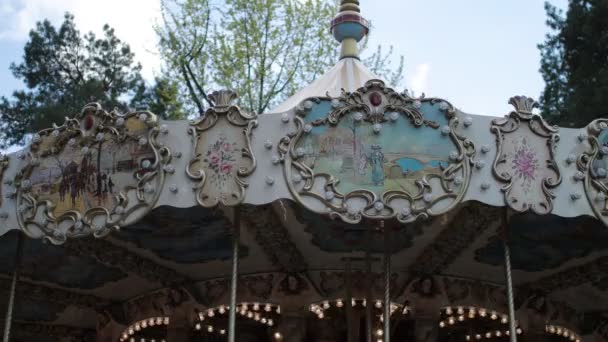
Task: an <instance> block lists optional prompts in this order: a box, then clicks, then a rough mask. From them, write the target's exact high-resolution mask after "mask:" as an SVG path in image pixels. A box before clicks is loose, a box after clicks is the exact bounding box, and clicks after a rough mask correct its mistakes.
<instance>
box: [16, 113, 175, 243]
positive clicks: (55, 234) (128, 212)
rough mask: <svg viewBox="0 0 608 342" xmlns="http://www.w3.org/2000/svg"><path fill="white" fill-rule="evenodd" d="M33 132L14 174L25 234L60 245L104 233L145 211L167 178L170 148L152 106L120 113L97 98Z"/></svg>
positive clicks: (130, 220)
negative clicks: (161, 139)
mask: <svg viewBox="0 0 608 342" xmlns="http://www.w3.org/2000/svg"><path fill="white" fill-rule="evenodd" d="M53 126H54V127H53V128H49V129H45V130H42V131H40V132H39V133H37V134H35V135H34V136H33V138H32V144H31V145H30V147H29V150H28V151H27V152H26V153H25V154H23V155H21V156H20V157H21V158H22V159H24V161H25V163H26V165H25V166H24V167H23V169H22V170H21V171H20V172H19V173H18V174H17V176H16V177H15V186H16V188H17V204H18V214H17V217H18V220H19V225H20V227H21V229H22V230H23V231H24V232H25V233H26V234H28V235H31V236H34V237H40V236H41V235H42V237H43V238H45V239H48V240H50V241H51V242H52V243H55V244H60V243H63V242H65V241H66V240H67V239H68V238H71V237H81V236H87V235H90V234H92V235H94V236H95V237H103V236H106V235H107V234H109V233H110V232H111V231H112V230H114V229H118V228H119V227H120V226H122V225H124V224H128V223H130V222H132V221H135V220H137V219H139V218H141V217H142V216H144V215H145V214H146V213H147V212H148V211H149V210H151V209H152V207H153V206H154V204H155V203H156V201H157V200H158V197H159V196H160V192H161V189H162V186H163V184H164V172H165V167H166V166H167V165H168V163H169V162H170V160H171V154H170V152H169V150H168V149H167V148H166V147H164V146H161V145H160V144H159V143H158V142H157V140H156V139H157V136H158V134H159V131H160V129H159V126H158V119H157V117H156V115H154V114H153V113H151V112H148V111H136V112H131V113H128V114H124V115H122V114H119V113H117V112H116V111H112V112H107V111H105V110H103V109H102V107H101V105H99V104H98V103H91V104H88V105H86V106H85V107H84V108H83V110H82V112H81V113H80V115H79V116H78V117H77V118H73V119H66V121H65V123H64V124H63V125H62V126H56V125H53Z"/></svg>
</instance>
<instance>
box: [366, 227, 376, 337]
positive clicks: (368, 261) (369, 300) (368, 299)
mask: <svg viewBox="0 0 608 342" xmlns="http://www.w3.org/2000/svg"><path fill="white" fill-rule="evenodd" d="M371 241H372V230H371V228H370V229H367V248H366V249H365V273H366V277H365V278H366V284H365V285H366V289H365V341H367V342H372V333H373V330H374V327H373V323H372V306H373V299H372V286H373V280H372V258H371V248H372V247H371Z"/></svg>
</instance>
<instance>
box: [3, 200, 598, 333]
mask: <svg viewBox="0 0 608 342" xmlns="http://www.w3.org/2000/svg"><path fill="white" fill-rule="evenodd" d="M225 214H226V212H223V211H216V210H213V209H201V208H198V207H193V208H171V207H166V206H165V207H159V208H157V209H154V210H152V211H151V213H150V214H149V215H148V216H146V218H144V219H142V220H141V221H139V222H138V223H136V224H134V225H132V226H129V227H127V228H125V229H123V230H121V231H119V232H116V233H114V234H112V235H111V236H110V237H109V238H106V239H104V240H96V239H92V238H84V239H78V240H73V241H72V240H70V241H68V242H66V243H65V244H63V245H60V246H56V245H53V244H51V243H43V242H42V241H40V240H29V239H28V240H26V242H25V245H24V255H23V264H22V268H21V275H22V278H21V279H22V280H21V282H20V284H19V290H18V292H17V293H18V294H17V301H18V302H17V303H18V305H17V308H19V309H17V310H16V312H15V319H16V321H17V322H18V323H19V324H22V326H23V327H29V328H28V329H29V330H32V329H33V330H32V331H34V330H35V329H40V327H41V326H47V325H52V326H61V327H66V326H67V327H71V328H74V329H80V330H79V331H81V332H82V333H83V334H84V333H86V332H87V331H91V330H93V329H94V328H95V324H96V311H97V310H99V309H101V308H107V307H113V308H114V310H117V311H120V312H122V314H121V315H117V317H121V318H122V320H123V321H122V323H123V324H125V325H126V324H128V323H130V322H131V321H133V318H134V317H138V316H137V313H136V312H138V311H137V310H144V309H142V308H141V305H142V304H138V303H142V301H143V302H150V301H151V300H152V299H151V298H160V299H156V301H157V305H158V308H162V306H163V305H164V299H162V298H164V297H162V296H161V297H157V296H158V293H159V291H160V292H161V293H162V291H164V290H163V288H166V287H167V286H171V285H172V284H176V283H179V284H184V285H185V288H186V289H187V292H188V293H189V295H191V296H192V298H194V300H195V301H196V303H198V304H199V305H200V309H201V310H205V309H206V308H209V307H213V306H217V305H219V304H222V303H223V304H225V303H227V299H228V298H227V296H228V287H229V280H228V270H229V266H230V261H229V260H228V258H227V256H228V255H229V249H230V247H229V241H230V238H231V229H232V228H231V222H230V215H225ZM501 215H502V211H501V210H500V209H498V208H494V207H489V206H486V205H483V204H480V203H474V202H469V203H466V204H463V205H461V206H459V207H458V208H457V209H456V210H454V211H452V212H450V213H448V214H445V215H442V216H439V217H437V218H434V219H432V220H427V221H421V222H417V223H416V224H411V225H409V226H407V227H403V226H402V225H399V224H397V223H394V224H393V223H390V224H387V225H386V227H387V228H389V229H391V230H392V231H393V234H394V235H393V236H394V237H395V238H394V239H392V241H391V242H390V248H391V249H392V252H393V259H392V260H393V271H394V275H393V277H392V278H393V279H392V286H393V289H394V291H395V293H396V295H395V298H396V302H397V303H403V301H404V300H406V298H408V297H409V295H408V293H409V292H408V291H409V290H408V289H407V288H408V284H409V283H410V282H411V281H412V280H414V279H415V278H414V277H415V275H416V274H421V273H423V274H427V273H429V274H434V275H435V276H436V279H437V280H438V283H439V284H440V286H442V287H444V288H445V291H446V295H447V296H448V298H449V301H450V302H451V303H455V305H456V304H460V305H487V306H488V307H491V305H492V304H491V303H494V305H497V306H498V307H500V305H501V304H500V303H502V304H506V302H505V300H506V299H505V298H504V288H503V286H502V283H503V282H504V269H503V265H502V249H501V245H500V240H499V239H498V236H499V233H500V224H499V223H498V222H499V221H500V217H501ZM373 224H375V223H374V222H373V221H364V222H361V223H359V224H354V225H351V224H345V223H343V222H341V221H340V220H330V219H328V218H327V217H325V216H321V215H318V214H315V213H312V212H310V211H307V210H306V209H302V208H301V207H299V206H298V205H297V204H296V203H293V202H286V201H283V202H281V203H274V204H269V205H263V206H256V207H253V206H249V207H245V208H243V229H242V237H243V239H242V243H241V250H242V251H243V253H242V265H243V268H242V274H243V275H242V277H241V283H242V285H241V287H242V288H243V289H242V290H239V296H240V298H241V299H242V300H243V302H247V301H249V302H254V301H259V302H264V301H267V302H270V303H276V302H279V301H280V300H281V298H283V297H284V296H289V295H290V294H289V291H286V290H285V286H286V285H285V284H284V283H285V282H286V277H288V276H289V275H290V274H296V275H298V277H299V278H298V279H299V280H298V282H301V283H302V289H297V290H294V291H295V292H294V293H293V294H292V295H296V293H300V292H301V293H306V297H307V300H310V302H311V303H315V302H318V303H320V302H322V301H323V300H324V299H325V298H340V297H341V296H343V295H344V292H343V291H344V286H345V279H346V275H345V265H346V261H345V260H346V259H349V260H351V261H350V262H351V267H352V269H353V271H352V272H353V274H352V275H351V276H352V277H353V278H354V279H360V278H363V277H364V276H365V273H364V263H363V255H364V251H365V250H366V249H367V248H371V251H372V256H373V258H374V259H375V258H376V256H380V253H381V251H382V246H383V234H382V233H381V232H380V231H378V230H374V229H372V231H371V233H370V230H369V228H370V227H372V228H373ZM376 224H377V222H376ZM154 227H156V228H154ZM322 228H325V229H322ZM177 232H178V233H177ZM509 232H510V233H509V240H510V241H511V244H512V261H513V269H514V281H515V285H516V289H517V292H516V294H517V296H518V298H517V301H518V303H519V304H518V305H521V304H522V303H523V302H524V301H525V300H526V298H527V297H528V296H530V295H532V294H534V293H538V291H542V293H546V294H547V295H548V298H550V300H552V301H555V303H561V304H559V305H566V306H567V307H569V308H572V309H573V310H576V312H578V313H583V312H585V313H593V314H594V315H596V316H597V315H600V316H599V317H601V312H603V311H606V310H608V307H606V304H605V303H607V302H608V291H607V288H606V286H607V285H606V284H608V283H607V282H606V281H605V280H604V278H605V276H603V275H605V274H606V272H605V269H604V268H602V267H603V266H602V265H603V264H606V263H605V261H604V259H606V258H607V256H608V253H606V250H605V247H604V245H605V243H603V242H602V241H603V239H602V237H603V236H604V235H605V230H604V228H603V225H602V223H601V222H599V221H597V220H594V219H591V218H579V219H575V218H560V217H557V216H552V215H551V216H543V217H538V216H532V215H530V214H525V215H518V216H514V217H513V219H512V220H511V223H510V229H509ZM0 244H1V245H2V249H1V250H2V253H3V258H2V260H3V262H2V263H0V268H1V270H2V272H3V273H4V274H5V276H4V278H2V279H0V284H1V288H2V289H4V291H3V293H4V296H3V300H5V299H6V295H7V292H6V290H8V287H9V278H8V276H9V273H10V271H11V270H12V262H13V258H14V247H13V246H14V245H15V234H14V233H9V234H5V235H4V236H2V237H1V238H0ZM372 265H373V272H374V274H375V276H374V277H376V281H375V284H376V285H374V289H375V290H374V291H376V292H377V293H378V294H380V293H381V292H382V277H381V272H380V265H379V263H378V262H374V263H373V264H372ZM298 286H300V285H298ZM480 289H481V290H480ZM493 289H496V290H493ZM364 291H365V286H364V284H363V283H361V282H355V283H354V284H353V292H354V293H359V294H361V293H364ZM480 291H481V292H482V293H483V294H482V295H479V293H480ZM488 303H490V304H488ZM0 305H2V303H0ZM555 305H558V304H555ZM116 308H118V309H116ZM150 310H154V309H150ZM158 310H161V311H159V312H162V309H158ZM28 324H29V325H28ZM34 327H36V328H34ZM29 330H28V331H29Z"/></svg>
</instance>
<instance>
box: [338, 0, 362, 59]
mask: <svg viewBox="0 0 608 342" xmlns="http://www.w3.org/2000/svg"><path fill="white" fill-rule="evenodd" d="M360 12H361V11H360V9H359V1H358V0H342V1H341V3H340V12H339V13H338V15H336V16H335V17H334V19H333V20H332V21H331V32H332V34H333V36H334V38H336V40H337V41H338V42H340V44H341V45H342V48H341V52H340V59H342V58H347V57H352V58H359V51H358V47H357V43H358V42H359V41H361V39H363V37H365V36H366V35H367V34H368V32H369V26H370V25H369V22H368V21H367V20H366V19H365V18H363V17H362V16H361V14H360Z"/></svg>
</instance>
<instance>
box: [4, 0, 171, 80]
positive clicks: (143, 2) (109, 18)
mask: <svg viewBox="0 0 608 342" xmlns="http://www.w3.org/2000/svg"><path fill="white" fill-rule="evenodd" d="M65 12H70V13H72V14H74V16H75V20H76V26H77V28H78V29H79V30H80V31H81V33H85V32H89V31H93V32H94V33H95V34H97V35H99V34H101V32H102V27H103V25H104V24H106V23H107V24H109V25H110V26H111V27H113V28H114V29H115V31H116V36H117V37H118V38H120V39H121V40H122V41H124V42H126V43H128V44H129V45H130V46H131V49H132V50H133V52H134V53H135V58H136V60H137V61H139V62H141V64H142V66H143V76H144V77H145V78H146V79H148V80H149V79H151V78H153V76H154V74H155V73H157V72H158V70H159V69H160V63H161V62H160V58H159V56H158V52H157V47H156V42H157V39H156V34H155V32H154V28H153V25H154V24H155V23H156V22H158V21H159V20H160V1H159V0H104V1H87V0H52V1H49V0H13V1H12V2H11V0H8V1H7V2H6V3H3V4H1V5H0V42H1V41H2V40H12V41H23V42H25V41H26V40H27V37H28V33H29V31H30V30H31V29H32V28H33V27H34V25H35V24H36V22H37V21H41V20H44V19H46V18H48V19H49V20H51V22H52V23H53V24H54V25H57V26H58V25H60V24H61V22H62V21H63V15H64V13H65Z"/></svg>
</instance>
